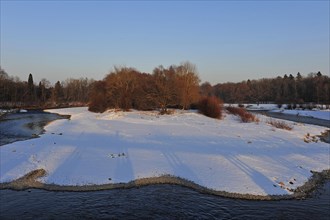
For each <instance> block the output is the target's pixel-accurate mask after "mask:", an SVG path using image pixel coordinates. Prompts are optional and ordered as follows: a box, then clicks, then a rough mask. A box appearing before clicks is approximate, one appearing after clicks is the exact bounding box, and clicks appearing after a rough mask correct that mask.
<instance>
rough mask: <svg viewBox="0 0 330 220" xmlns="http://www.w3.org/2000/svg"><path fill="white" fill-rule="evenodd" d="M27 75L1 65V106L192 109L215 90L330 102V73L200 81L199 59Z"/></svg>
mask: <svg viewBox="0 0 330 220" xmlns="http://www.w3.org/2000/svg"><path fill="white" fill-rule="evenodd" d="M27 79H28V80H27V81H21V80H20V79H19V78H17V77H10V76H9V75H8V74H7V73H6V72H5V70H3V69H1V68H0V107H12V108H14V107H19V108H20V107H26V108H51V107H67V106H87V105H88V106H89V109H90V110H92V111H96V112H102V111H104V110H106V109H108V108H121V109H125V110H127V109H131V108H134V109H142V110H150V109H161V110H162V111H164V112H166V111H167V108H168V107H175V108H184V109H188V108H190V107H192V106H195V105H196V103H198V101H199V100H200V98H201V97H205V96H215V97H218V98H220V99H222V100H223V101H224V102H226V103H268V102H273V103H279V104H280V103H292V104H302V103H318V104H330V95H329V93H330V79H329V77H328V76H326V75H323V74H322V73H321V72H317V73H310V74H308V76H307V77H303V76H302V75H301V74H300V73H297V74H296V76H293V75H292V74H289V75H286V74H285V75H284V76H283V77H280V76H279V77H277V78H270V79H259V80H247V81H242V82H239V83H230V82H228V83H219V84H216V85H214V86H212V85H211V84H210V83H208V82H205V83H202V84H201V85H200V84H199V83H200V79H199V77H198V74H197V70H196V67H195V65H193V64H191V63H189V62H185V63H181V64H180V65H178V66H176V65H171V66H169V67H168V68H164V67H163V66H158V67H156V68H155V69H154V70H153V72H152V73H151V74H150V73H142V72H139V71H138V70H136V69H134V68H128V67H116V68H114V71H112V72H111V73H109V74H108V75H107V76H106V77H105V78H104V79H103V80H99V81H95V80H92V79H87V78H80V79H67V80H65V81H63V82H60V81H57V82H56V83H55V84H54V85H52V84H51V83H50V82H49V81H48V80H47V79H42V80H41V81H40V82H39V83H35V82H34V81H33V76H32V74H29V75H28V77H27Z"/></svg>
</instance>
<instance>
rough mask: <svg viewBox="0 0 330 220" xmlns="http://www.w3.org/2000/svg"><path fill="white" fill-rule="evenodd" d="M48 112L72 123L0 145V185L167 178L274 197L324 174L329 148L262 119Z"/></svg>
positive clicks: (303, 130)
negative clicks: (29, 176) (23, 180)
mask: <svg viewBox="0 0 330 220" xmlns="http://www.w3.org/2000/svg"><path fill="white" fill-rule="evenodd" d="M49 111H50V112H55V113H59V114H70V115H72V117H71V120H66V119H63V120H57V121H54V122H52V123H51V124H49V125H48V126H46V127H45V130H46V132H45V134H43V135H41V137H40V138H37V139H31V140H28V141H22V142H15V143H12V144H8V145H4V146H1V147H0V153H1V154H0V182H8V181H11V180H14V179H17V178H19V177H22V176H23V175H25V174H26V173H28V172H30V171H32V170H35V169H40V168H42V169H45V170H46V171H47V173H48V175H47V176H45V177H42V178H40V181H41V182H45V183H55V184H60V185H87V184H105V183H119V182H129V181H131V180H134V179H139V178H144V177H158V176H161V175H165V174H170V175H174V176H179V177H182V178H185V179H188V180H191V181H193V182H195V183H197V184H200V185H202V186H205V187H207V188H211V189H215V190H223V191H227V192H236V193H249V194H254V195H268V194H277V195H278V194H290V193H291V191H290V189H295V188H296V187H298V186H300V185H302V184H303V183H304V182H306V181H307V179H308V178H309V177H310V176H311V175H312V174H311V172H310V170H313V171H321V170H324V169H329V144H326V143H323V142H320V141H318V142H314V141H311V142H310V143H306V142H304V136H305V135H306V134H307V133H309V134H310V136H313V135H319V134H320V133H321V132H323V131H324V130H325V128H324V127H319V126H312V125H303V124H296V123H293V122H287V123H288V124H291V125H293V127H294V128H293V130H291V131H287V130H281V129H277V128H274V127H272V126H271V125H269V124H267V123H266V121H267V120H268V119H269V118H267V117H266V116H258V117H259V119H260V122H259V123H258V124H256V123H241V122H240V121H239V119H238V118H237V117H236V116H232V115H225V118H224V119H223V120H215V119H211V118H207V117H205V116H203V115H200V114H197V113H192V112H177V113H175V114H174V115H162V116H159V115H157V113H153V112H138V111H132V112H111V111H109V112H106V113H103V114H96V113H91V112H88V111H87V108H70V109H56V110H55V109H54V110H49ZM314 140H315V139H314ZM316 140H317V139H316Z"/></svg>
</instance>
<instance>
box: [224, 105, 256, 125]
mask: <svg viewBox="0 0 330 220" xmlns="http://www.w3.org/2000/svg"><path fill="white" fill-rule="evenodd" d="M226 109H227V111H228V112H229V113H230V114H233V115H237V116H239V117H240V118H241V120H242V122H245V123H246V122H258V121H259V119H258V118H257V117H256V116H255V115H254V114H251V113H250V112H248V111H246V110H245V109H244V108H235V107H227V108H226Z"/></svg>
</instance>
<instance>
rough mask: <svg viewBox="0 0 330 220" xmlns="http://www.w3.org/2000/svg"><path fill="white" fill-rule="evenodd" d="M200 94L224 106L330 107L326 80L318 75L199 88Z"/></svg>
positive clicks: (203, 85) (205, 85) (206, 84)
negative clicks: (281, 105) (239, 104)
mask: <svg viewBox="0 0 330 220" xmlns="http://www.w3.org/2000/svg"><path fill="white" fill-rule="evenodd" d="M201 94H203V95H208V96H211V95H215V96H217V97H219V98H221V99H222V100H223V101H224V102H226V103H269V102H274V103H278V104H281V103H292V104H302V103H317V104H330V95H329V94H330V78H329V77H328V76H326V75H322V73H321V72H317V73H310V74H308V76H307V77H303V76H302V75H301V74H300V73H299V72H298V73H297V75H296V76H295V77H294V76H293V75H292V74H290V75H289V76H288V75H286V74H285V75H284V76H283V77H280V76H279V77H277V78H270V79H259V80H247V81H242V82H239V83H219V84H216V85H214V86H212V85H211V84H210V83H208V82H206V83H203V84H202V85H201Z"/></svg>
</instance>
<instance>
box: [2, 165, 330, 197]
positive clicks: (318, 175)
mask: <svg viewBox="0 0 330 220" xmlns="http://www.w3.org/2000/svg"><path fill="white" fill-rule="evenodd" d="M312 174H313V175H312V176H311V178H310V179H309V180H308V181H307V182H306V183H305V184H304V185H302V186H300V187H298V188H297V189H295V190H294V191H293V194H290V195H266V196H262V195H253V194H249V193H246V194H240V193H230V192H226V191H217V190H212V189H208V188H206V187H203V186H200V185H198V184H196V183H194V182H192V181H189V180H186V179H182V178H180V177H175V176H171V175H164V176H160V177H150V178H142V179H137V180H134V181H130V182H128V183H117V184H102V185H82V186H77V185H74V186H69V185H56V184H45V183H41V182H39V181H38V178H40V177H43V176H46V175H47V173H46V171H45V170H43V169H39V170H34V171H31V172H30V173H28V174H26V175H25V176H23V177H21V178H19V179H17V180H14V181H12V182H9V183H0V190H6V189H10V190H28V189H42V190H49V191H63V192H92V191H99V190H113V189H130V188H139V187H143V186H149V185H165V184H173V185H179V186H184V187H188V188H190V189H193V190H196V191H198V192H201V193H206V194H211V195H216V196H222V197H226V198H232V199H244V200H261V201H266V200H272V201H276V200H289V199H305V198H307V197H309V196H310V195H311V193H313V192H314V191H315V190H316V189H318V187H321V186H322V184H323V183H324V182H325V181H327V180H330V170H324V171H322V172H312Z"/></svg>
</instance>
